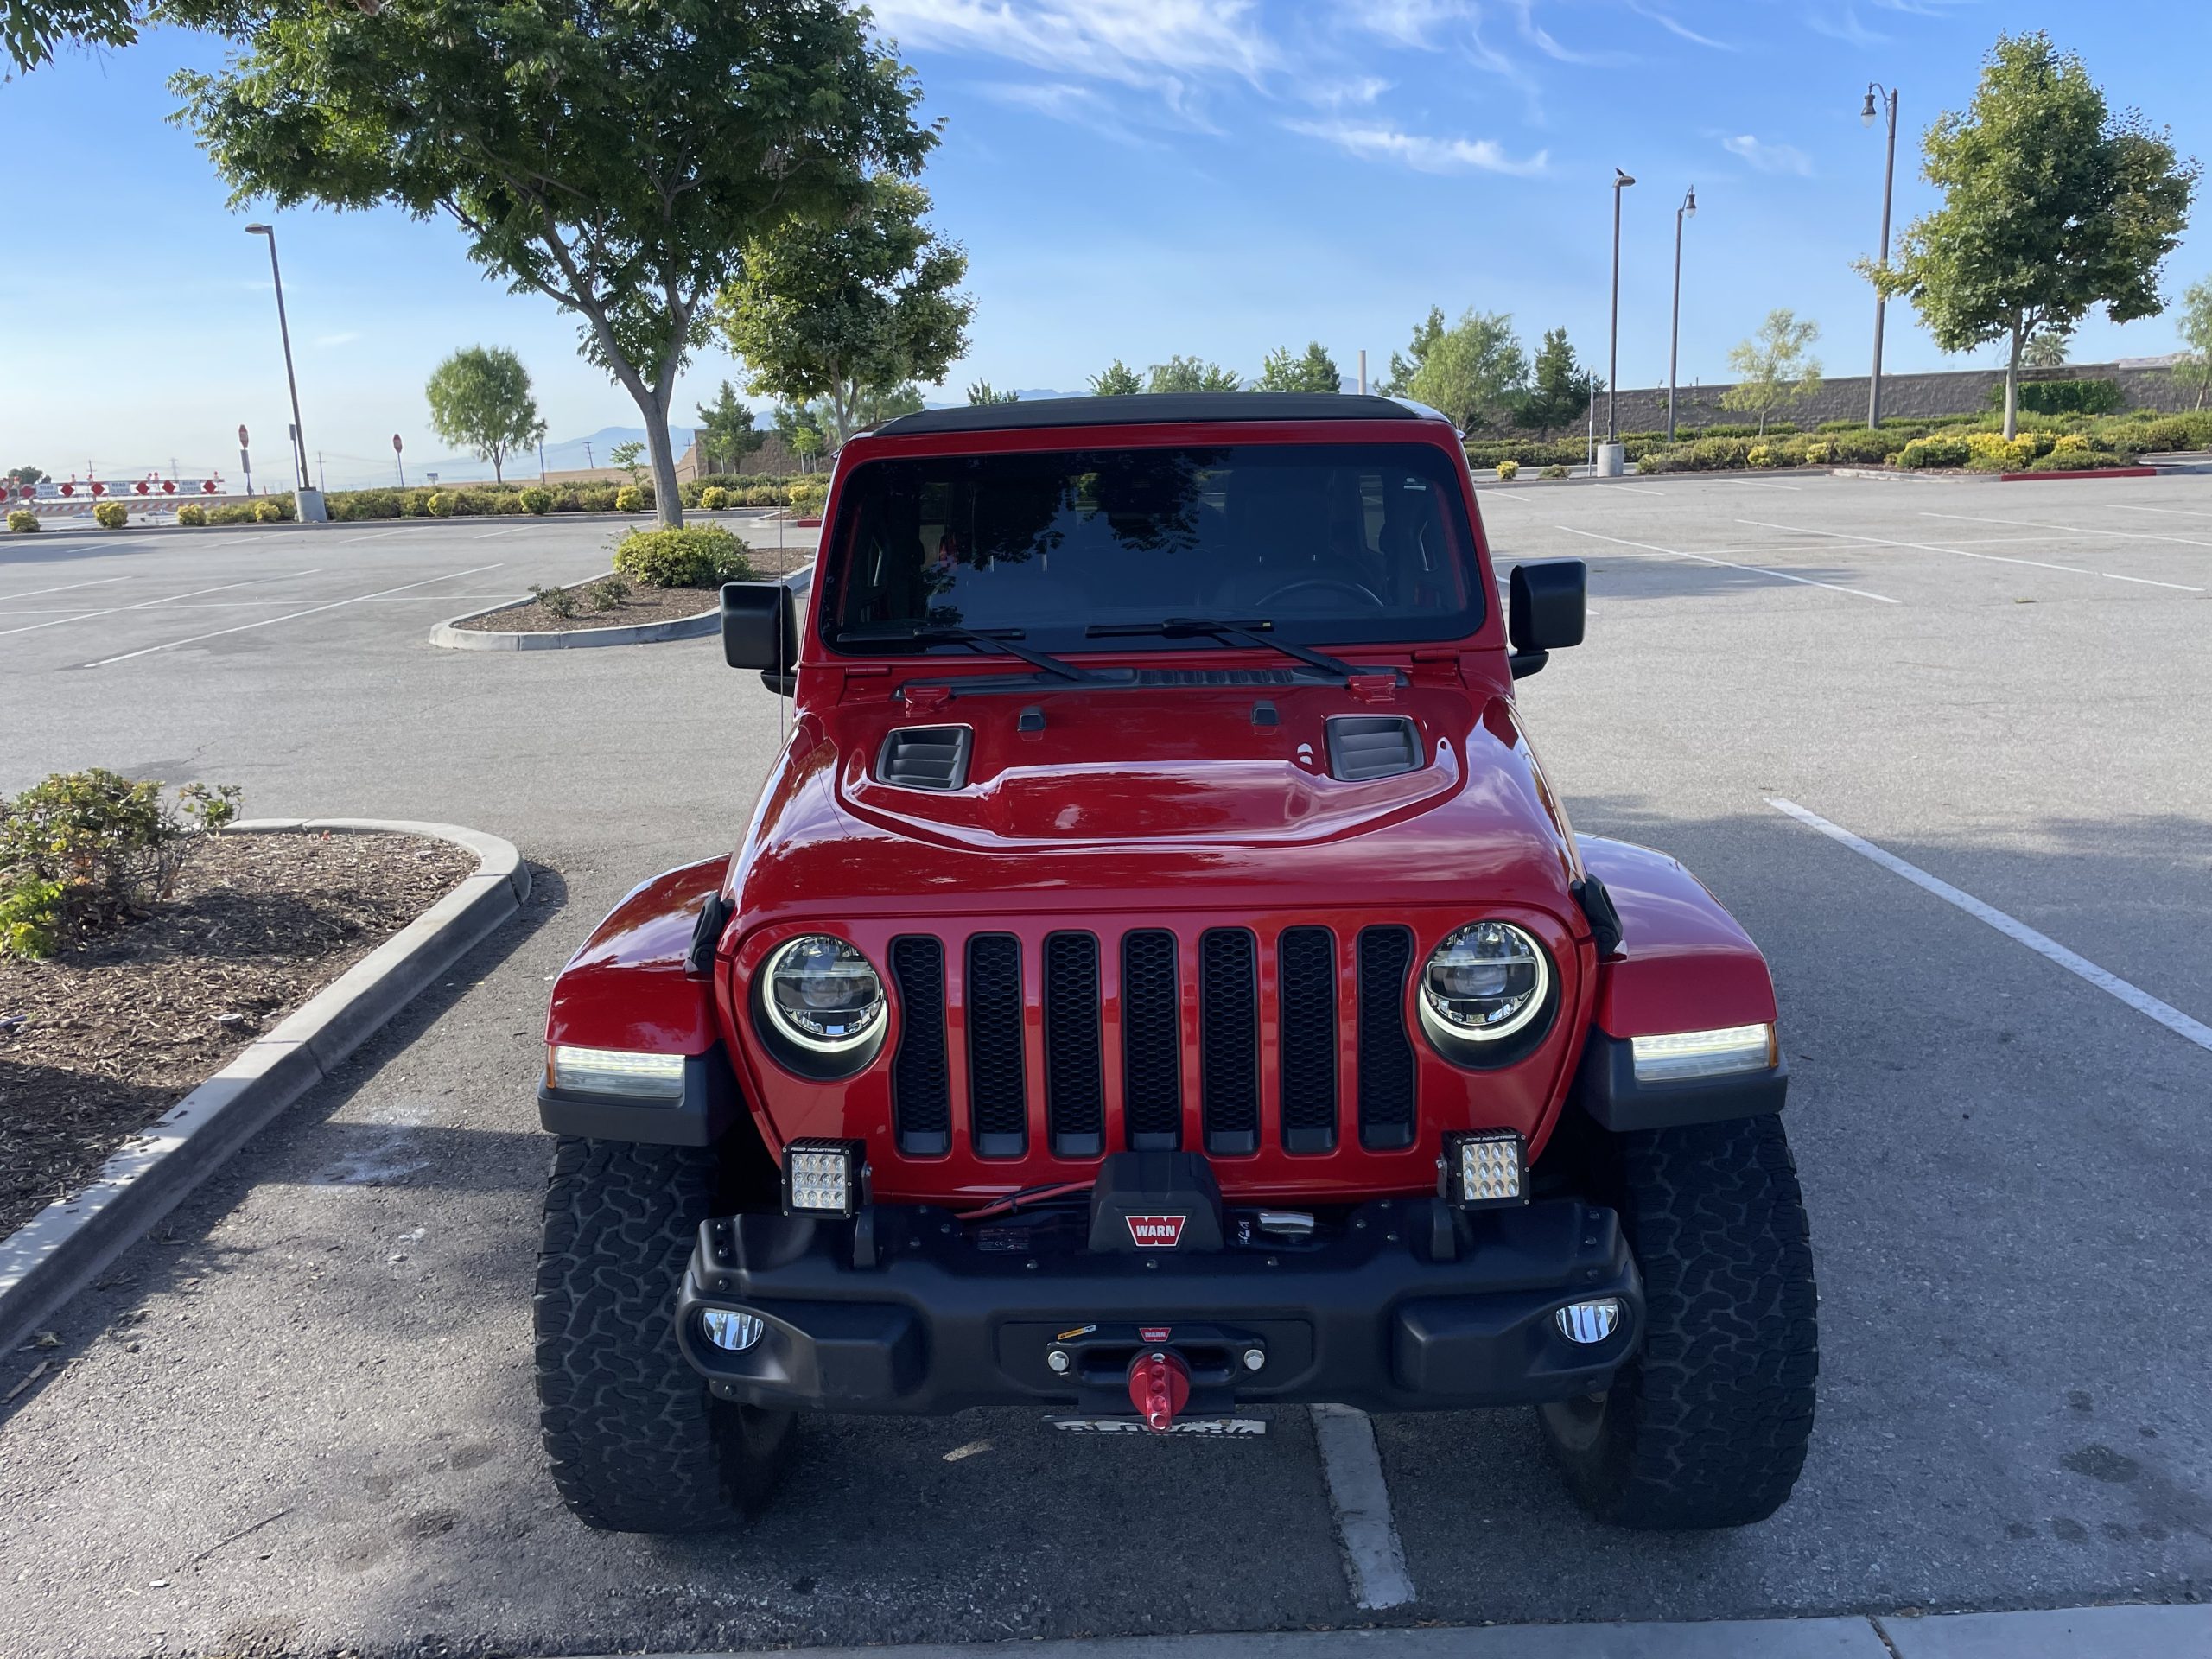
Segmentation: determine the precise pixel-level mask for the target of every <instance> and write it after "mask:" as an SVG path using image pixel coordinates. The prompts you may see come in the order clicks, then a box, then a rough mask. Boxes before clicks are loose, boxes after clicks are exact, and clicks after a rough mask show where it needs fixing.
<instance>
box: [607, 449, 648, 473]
mask: <svg viewBox="0 0 2212 1659" xmlns="http://www.w3.org/2000/svg"><path fill="white" fill-rule="evenodd" d="M642 454H645V445H644V444H642V443H640V442H638V440H637V439H635V438H626V439H624V440H623V441H622V442H620V443H618V444H616V445H614V447H613V448H611V449H609V450H608V451H607V461H608V464H610V465H612V466H615V467H620V468H621V469H622V470H623V471H624V472H626V473H627V474H630V481H631V482H632V484H636V483H639V482H641V480H640V479H639V476H638V475H639V473H641V472H642V471H644V468H642V467H639V465H638V458H639V456H640V455H642Z"/></svg>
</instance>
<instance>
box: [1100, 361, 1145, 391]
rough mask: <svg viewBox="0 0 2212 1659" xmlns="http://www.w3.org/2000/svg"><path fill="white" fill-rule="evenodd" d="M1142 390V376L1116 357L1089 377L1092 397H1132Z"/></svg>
mask: <svg viewBox="0 0 2212 1659" xmlns="http://www.w3.org/2000/svg"><path fill="white" fill-rule="evenodd" d="M1143 390H1144V378H1143V377H1142V376H1141V375H1140V374H1138V372H1136V371H1135V369H1133V368H1131V367H1130V366H1129V365H1128V364H1126V363H1124V362H1122V359H1120V358H1118V357H1117V358H1116V359H1114V360H1113V361H1112V362H1111V363H1109V364H1108V365H1106V366H1105V367H1104V368H1103V369H1101V370H1099V372H1097V373H1096V374H1094V375H1092V376H1091V377H1090V391H1091V394H1092V396H1094V397H1135V396H1136V394H1137V393H1139V392H1141V391H1143Z"/></svg>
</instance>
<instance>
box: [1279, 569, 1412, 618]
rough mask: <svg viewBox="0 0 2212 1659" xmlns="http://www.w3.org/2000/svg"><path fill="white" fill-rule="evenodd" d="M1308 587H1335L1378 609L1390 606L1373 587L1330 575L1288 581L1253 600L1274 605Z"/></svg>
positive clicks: (1339, 591)
mask: <svg viewBox="0 0 2212 1659" xmlns="http://www.w3.org/2000/svg"><path fill="white" fill-rule="evenodd" d="M1306 588H1333V589H1335V590H1336V591H1337V592H1338V593H1340V594H1351V595H1352V596H1353V597H1354V598H1355V599H1360V600H1364V601H1366V602H1367V603H1368V604H1370V605H1371V606H1373V607H1375V608H1376V610H1378V611H1380V610H1386V609H1388V608H1389V607H1387V606H1385V605H1384V604H1383V601H1382V599H1381V598H1380V597H1379V596H1378V595H1377V594H1376V592H1375V590H1374V589H1373V588H1367V587H1363V586H1362V585H1361V584H1360V583H1358V582H1338V581H1335V580H1332V578H1330V577H1328V576H1307V577H1305V578H1303V579H1302V580H1300V581H1298V582H1285V583H1284V584H1283V585H1282V586H1281V587H1280V588H1276V589H1275V590H1274V592H1273V593H1271V594H1262V595H1261V596H1260V597H1259V598H1258V599H1256V600H1255V601H1252V602H1253V603H1254V604H1255V605H1258V606H1268V605H1272V604H1274V602H1275V601H1277V600H1279V599H1287V598H1288V597H1289V596H1290V595H1291V594H1295V593H1300V592H1302V591H1303V590H1304V589H1306Z"/></svg>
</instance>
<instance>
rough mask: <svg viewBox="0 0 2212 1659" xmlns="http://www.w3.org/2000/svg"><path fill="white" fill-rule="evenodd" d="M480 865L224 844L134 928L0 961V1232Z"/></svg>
mask: <svg viewBox="0 0 2212 1659" xmlns="http://www.w3.org/2000/svg"><path fill="white" fill-rule="evenodd" d="M475 868H476V856H475V855H474V854H473V853H470V852H468V851H467V850H465V849H461V848H459V847H455V846H454V845H453V844H451V843H450V842H442V841H430V840H426V839H423V838H421V837H418V836H388V835H324V834H308V833H305V832H302V833H297V834H291V833H287V834H281V835H245V836H220V835H219V836H213V837H211V838H210V839H209V840H208V841H207V842H206V844H204V845H202V846H200V848H199V849H198V850H197V851H196V852H195V853H194V856H193V857H192V859H191V860H190V861H188V863H187V864H186V865H185V867H184V870H183V873H182V874H181V875H180V876H179V878H178V880H177V884H176V891H175V894H174V895H173V896H172V897H171V898H169V899H167V900H164V901H163V902H162V903H160V904H158V905H156V906H155V907H154V909H153V911H152V912H151V913H150V914H149V915H147V916H146V917H144V918H142V919H140V920H138V921H137V922H135V923H133V924H131V925H130V926H128V927H126V928H124V929H121V930H120V931H116V932H113V933H110V934H107V935H105V936H104V937H102V938H98V939H94V940H91V941H88V942H87V943H86V944H84V945H82V946H80V947H79V948H78V949H76V950H68V951H65V952H63V953H62V954H61V955H60V956H57V957H53V958H51V959H50V960H48V961H45V962H30V961H25V960H23V959H21V958H18V957H0V1236H5V1235H7V1234H8V1233H10V1232H12V1231H13V1230H15V1229H16V1228H17V1227H19V1226H21V1225H22V1224H23V1223H24V1222H26V1221H28V1220H29V1219H30V1217H32V1216H33V1215H35V1214H36V1213H37V1212H38V1211H40V1210H41V1208H43V1207H44V1206H45V1205H48V1204H49V1203H51V1202H53V1201H54V1199H56V1198H65V1197H67V1196H68V1195H69V1194H71V1193H73V1192H77V1191H79V1190H80V1189H81V1188H82V1187H84V1185H86V1183H87V1182H89V1181H90V1180H91V1179H92V1177H93V1176H95V1175H96V1174H98V1173H99V1167H100V1166H101V1165H102V1164H104V1163H105V1162H106V1161H107V1159H108V1157H109V1155H110V1154H112V1153H113V1152H114V1151H115V1150H116V1148H117V1147H119V1146H121V1145H122V1144H123V1143H124V1141H127V1140H129V1139H130V1137H131V1136H132V1135H135V1134H137V1132H138V1131H139V1130H140V1129H143V1128H145V1126H146V1125H147V1124H149V1123H150V1122H153V1120H154V1119H156V1118H157V1117H159V1116H161V1115H162V1113H164V1112H166V1111H167V1110H168V1109H169V1108H170V1107H171V1106H174V1105H175V1103H177V1102H178V1101H179V1100H180V1099H181V1098H182V1097H183V1096H185V1095H187V1094H188V1093H190V1092H191V1091H192V1090H193V1089H194V1088H195V1087H196V1086H197V1085H198V1084H200V1083H202V1082H204V1081H206V1079H207V1077H209V1076H211V1075H212V1074H213V1073H214V1072H215V1071H219V1070H220V1069H221V1068H222V1067H223V1065H226V1063H227V1062H228V1061H229V1060H230V1059H231V1058H232V1056H233V1055H235V1054H236V1053H237V1052H238V1050H239V1049H240V1048H242V1047H244V1046H245V1045H246V1044H247V1043H249V1042H251V1041H252V1040H253V1039H255V1038H256V1037H258V1036H260V1035H261V1034H262V1033H264V1032H266V1031H268V1030H269V1029H270V1027H274V1026H275V1025H276V1024H277V1022H278V1021H279V1020H282V1019H283V1017H284V1015H285V1014H288V1013H289V1012H290V1011H291V1010H292V1009H294V1008H296V1007H298V1006H299V1005H300V1004H301V1003H302V1002H304V1001H307V999H308V997H310V996H312V995H314V994H315V992H316V991H318V990H320V989H321V988H322V987H323V986H325V985H327V984H328V983H329V982H331V981H332V980H334V979H335V978H337V977H338V976H339V975H340V974H341V973H343V972H344V971H345V970H346V969H347V968H348V967H350V966H352V965H353V963H355V962H356V961H358V960H359V958H360V957H364V956H365V955H367V954H368V952H369V951H370V950H373V949H375V947H376V946H377V945H378V944H382V943H383V942H384V941H385V939H388V938H391V936H392V935H393V934H394V933H397V931H399V930H400V929H401V928H403V927H404V926H406V925H407V924H408V923H409V922H410V921H412V920H414V919H415V918H416V917H417V916H419V915H421V914H422V913H423V912H424V911H425V910H428V909H429V907H430V906H431V905H433V904H435V902H436V901H437V900H438V899H439V898H440V897H441V896H442V894H444V893H447V892H448V891H449V890H450V889H451V888H452V887H454V885H455V884H456V883H457V882H459V881H460V880H461V879H462V878H463V877H464V876H467V875H469V874H473V873H474V870H475Z"/></svg>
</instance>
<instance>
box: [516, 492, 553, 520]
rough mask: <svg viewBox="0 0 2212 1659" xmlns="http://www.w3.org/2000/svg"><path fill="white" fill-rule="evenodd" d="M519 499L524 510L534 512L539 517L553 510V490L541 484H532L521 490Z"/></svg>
mask: <svg viewBox="0 0 2212 1659" xmlns="http://www.w3.org/2000/svg"><path fill="white" fill-rule="evenodd" d="M520 499H521V501H522V509H523V511H524V512H531V513H536V514H537V516H538V517H539V518H543V517H544V516H545V515H546V514H547V513H549V512H552V511H553V499H554V498H553V492H552V491H550V490H549V489H547V488H545V487H544V486H543V485H532V486H531V487H530V488H528V489H526V490H524V491H523V492H522V494H521V497H520Z"/></svg>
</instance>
